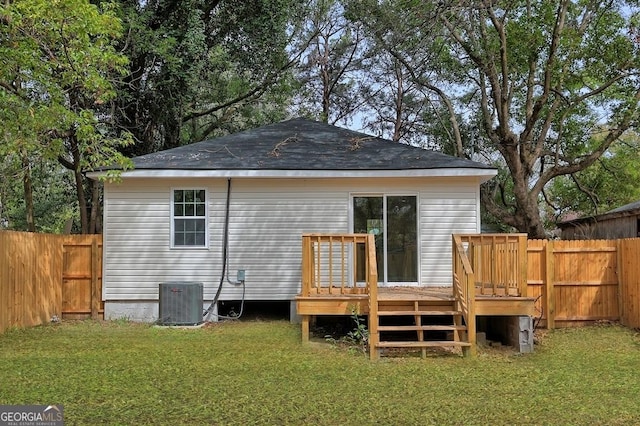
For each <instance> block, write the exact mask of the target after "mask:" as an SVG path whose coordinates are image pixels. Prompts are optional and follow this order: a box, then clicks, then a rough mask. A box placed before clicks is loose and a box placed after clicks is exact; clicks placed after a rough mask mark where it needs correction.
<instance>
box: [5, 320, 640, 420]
mask: <svg viewBox="0 0 640 426" xmlns="http://www.w3.org/2000/svg"><path fill="white" fill-rule="evenodd" d="M0 404H64V411H65V420H66V424H68V425H74V424H83V425H84V424H86V425H97V424H122V425H144V424H163V425H178V424H188V425H200V424H203V425H204V424H216V425H217V424H220V425H248V424H277V425H280V424H292V425H301V424H306V425H343V424H354V425H362V424H389V425H413V424H415V425H418V424H420V425H429V424H436V425H449V424H453V425H474V424H477V425H527V424H532V425H533V424H536V425H573V424H575V425H596V424H606V425H630V424H640V336H639V335H638V334H637V333H636V332H634V331H633V330H628V329H625V328H622V327H618V326H598V327H591V328H582V329H570V330H557V331H553V332H550V333H548V334H547V335H546V336H545V337H544V339H543V340H542V343H541V344H540V345H537V346H536V353H534V354H529V355H517V354H513V353H504V352H497V351H492V352H486V351H485V352H484V353H483V351H482V350H481V351H480V355H479V356H478V357H477V358H475V359H469V358H462V357H458V356H434V357H428V358H427V359H420V358H413V357H412V358H408V357H405V358H385V359H382V360H380V361H378V362H370V361H369V360H368V358H366V357H365V356H364V355H363V354H362V353H358V352H357V351H349V350H345V349H344V348H339V347H336V346H332V345H330V344H326V345H325V344H322V345H309V346H304V347H303V346H301V344H300V332H299V327H298V326H295V325H290V324H288V323H286V322H246V323H224V324H219V325H215V326H213V327H209V328H203V329H198V330H177V329H161V328H154V327H151V326H148V325H140V324H131V323H123V322H112V323H109V322H104V323H97V322H90V321H89V322H79V323H68V324H67V323H65V324H58V325H51V326H43V327H36V328H32V329H28V330H14V331H10V332H7V333H5V334H3V335H0Z"/></svg>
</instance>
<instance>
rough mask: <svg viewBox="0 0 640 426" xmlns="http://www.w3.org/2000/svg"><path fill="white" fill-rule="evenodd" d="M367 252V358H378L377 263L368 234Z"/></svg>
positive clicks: (372, 243) (372, 240) (374, 248)
mask: <svg viewBox="0 0 640 426" xmlns="http://www.w3.org/2000/svg"><path fill="white" fill-rule="evenodd" d="M365 246H366V248H367V254H366V256H365V258H366V259H367V263H366V268H367V284H368V287H369V358H370V359H371V360H375V359H378V357H379V354H380V353H379V349H378V342H379V341H380V334H379V332H378V321H379V319H378V269H377V267H378V265H377V264H376V262H377V259H376V243H375V239H374V236H373V235H371V234H369V235H367V239H366V245H365Z"/></svg>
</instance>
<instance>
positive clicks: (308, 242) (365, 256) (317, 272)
mask: <svg viewBox="0 0 640 426" xmlns="http://www.w3.org/2000/svg"><path fill="white" fill-rule="evenodd" d="M372 248H373V249H372ZM377 279H378V274H377V266H376V258H375V242H374V238H373V236H372V235H369V234H304V235H303V236H302V292H301V294H302V296H316V295H321V294H328V295H352V294H368V293H371V287H372V286H373V285H374V284H375V285H377Z"/></svg>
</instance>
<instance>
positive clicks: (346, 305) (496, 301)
mask: <svg viewBox="0 0 640 426" xmlns="http://www.w3.org/2000/svg"><path fill="white" fill-rule="evenodd" d="M378 300H379V301H387V302H389V301H430V302H437V301H441V302H447V303H451V302H454V301H455V298H454V296H453V287H379V288H378ZM475 300H476V305H475V306H476V315H495V316H500V315H531V316H532V315H534V305H533V302H534V300H535V299H534V298H532V297H517V296H486V295H476V298H475ZM296 303H297V308H298V315H352V314H354V313H357V314H358V315H368V313H369V295H368V294H366V293H362V294H339V293H337V292H335V293H331V294H330V293H328V292H327V293H324V294H317V295H313V296H302V295H298V296H297V297H296Z"/></svg>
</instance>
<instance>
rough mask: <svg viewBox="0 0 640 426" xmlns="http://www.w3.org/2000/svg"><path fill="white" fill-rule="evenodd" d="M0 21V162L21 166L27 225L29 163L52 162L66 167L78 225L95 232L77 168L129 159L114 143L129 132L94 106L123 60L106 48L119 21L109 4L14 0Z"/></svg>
mask: <svg viewBox="0 0 640 426" xmlns="http://www.w3.org/2000/svg"><path fill="white" fill-rule="evenodd" d="M0 24H1V25H0V56H1V57H2V58H3V61H4V62H3V67H2V68H1V69H0V104H1V106H0V123H1V127H2V141H1V142H2V143H1V145H0V154H1V155H2V156H3V159H4V160H5V161H3V162H2V164H3V165H5V164H7V159H8V156H9V155H10V154H12V155H14V156H15V157H16V161H17V162H19V163H20V165H21V167H22V176H23V181H24V197H25V200H26V210H27V218H28V219H27V223H28V229H29V230H32V231H33V230H35V221H34V220H33V219H32V218H33V210H34V205H33V186H32V179H31V172H30V170H31V169H32V167H33V166H34V164H37V165H38V167H39V165H40V164H42V165H44V164H46V163H50V162H53V161H58V162H59V163H60V164H62V165H63V166H64V167H66V168H67V169H69V170H70V171H71V172H72V173H73V176H74V183H75V190H76V194H77V199H78V205H79V212H80V217H81V230H82V232H84V233H86V232H91V231H94V230H95V229H91V227H90V225H91V224H90V221H89V218H90V217H93V218H95V217H97V213H96V210H95V208H94V209H92V212H91V213H90V212H89V211H88V210H89V209H90V208H91V205H90V203H89V201H88V199H87V196H86V191H87V185H88V183H87V181H86V179H85V177H84V175H83V172H84V171H86V170H90V169H92V168H95V167H99V166H102V165H107V164H113V163H119V164H120V165H122V166H126V165H127V164H128V163H127V160H126V159H125V158H124V157H123V156H122V155H121V154H119V152H118V150H117V149H118V148H119V147H120V146H123V145H126V144H127V143H129V139H128V138H127V137H126V135H124V136H122V135H121V136H118V137H116V136H114V134H113V133H112V131H111V126H110V123H109V118H110V117H109V116H108V115H106V114H97V113H96V111H98V109H99V107H100V106H101V105H103V104H104V103H106V102H107V101H108V100H109V99H110V98H111V97H112V96H113V95H114V91H113V85H112V81H111V78H112V77H114V76H117V75H118V73H119V72H121V70H122V67H123V66H124V65H125V64H126V58H125V57H123V56H122V55H120V54H119V53H117V52H116V51H115V49H114V47H113V43H114V40H115V39H116V38H117V37H118V36H119V34H120V31H121V27H120V22H119V20H118V18H117V17H116V16H115V12H114V10H113V9H112V7H111V5H108V4H103V5H102V10H100V9H98V7H96V6H94V5H92V4H90V3H89V2H88V1H86V0H58V1H54V2H52V1H44V0H21V1H16V2H11V1H8V2H5V3H4V4H2V5H1V6H0ZM14 164H15V163H14ZM3 174H4V171H3ZM92 190H93V191H94V192H97V188H96V187H95V186H93V188H92ZM93 207H96V204H93ZM93 224H94V225H95V220H94V222H93Z"/></svg>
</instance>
